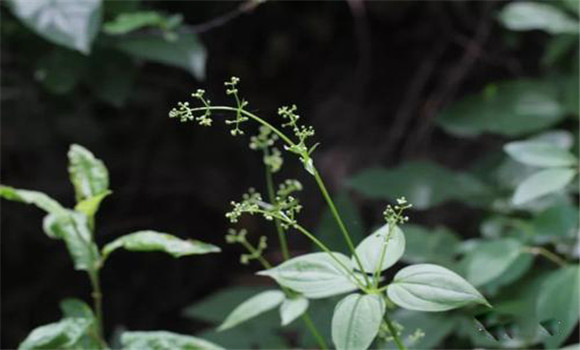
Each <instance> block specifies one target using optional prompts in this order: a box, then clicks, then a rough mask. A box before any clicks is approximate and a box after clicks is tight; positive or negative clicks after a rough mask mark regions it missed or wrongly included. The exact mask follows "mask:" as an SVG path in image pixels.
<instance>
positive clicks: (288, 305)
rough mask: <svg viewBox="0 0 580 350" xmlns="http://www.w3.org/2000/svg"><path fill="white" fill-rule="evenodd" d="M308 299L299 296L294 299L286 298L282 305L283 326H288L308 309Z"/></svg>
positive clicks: (281, 317)
mask: <svg viewBox="0 0 580 350" xmlns="http://www.w3.org/2000/svg"><path fill="white" fill-rule="evenodd" d="M308 304H309V302H308V299H306V298H305V297H303V296H301V295H298V296H295V297H292V298H286V299H284V301H283V302H282V305H280V319H281V320H282V326H286V325H288V324H290V323H292V321H294V320H295V319H297V318H298V317H300V316H301V315H302V314H304V313H305V312H306V310H307V309H308Z"/></svg>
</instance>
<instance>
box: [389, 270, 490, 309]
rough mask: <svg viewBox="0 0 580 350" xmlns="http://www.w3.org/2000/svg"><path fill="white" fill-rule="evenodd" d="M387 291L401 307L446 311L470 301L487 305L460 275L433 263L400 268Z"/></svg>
mask: <svg viewBox="0 0 580 350" xmlns="http://www.w3.org/2000/svg"><path fill="white" fill-rule="evenodd" d="M387 295H388V296H389V298H390V299H391V300H392V301H393V302H394V303H395V304H397V305H399V306H400V307H403V308H405V309H409V310H417V311H432V312H436V311H446V310H451V309H455V308H458V307H462V306H464V305H467V304H470V303H479V304H483V305H486V306H490V305H489V303H488V302H487V300H485V298H484V297H483V296H482V295H481V294H480V293H479V292H478V291H477V290H476V289H475V288H474V287H473V286H472V285H471V284H469V282H467V281H466V280H465V279H463V278H462V277H461V276H459V275H458V274H456V273H455V272H453V271H450V270H448V269H446V268H444V267H441V266H438V265H432V264H418V265H411V266H408V267H405V268H403V269H401V270H400V271H399V272H397V274H396V275H395V278H394V279H393V282H392V283H391V284H389V285H388V287H387Z"/></svg>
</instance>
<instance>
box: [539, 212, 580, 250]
mask: <svg viewBox="0 0 580 350" xmlns="http://www.w3.org/2000/svg"><path fill="white" fill-rule="evenodd" d="M579 220H580V214H579V213H578V207H576V206H574V205H564V204H563V205H558V206H554V207H551V208H548V209H546V210H544V211H543V212H541V213H539V214H538V215H537V216H536V217H534V218H533V220H532V222H531V223H532V225H533V229H534V231H535V236H534V240H535V242H536V243H538V244H545V243H549V242H551V243H555V241H557V240H558V239H559V238H564V237H575V236H576V234H577V232H578V221H579Z"/></svg>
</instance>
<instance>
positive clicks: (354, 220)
mask: <svg viewBox="0 0 580 350" xmlns="http://www.w3.org/2000/svg"><path fill="white" fill-rule="evenodd" d="M334 202H335V205H336V208H337V209H338V212H339V213H340V216H341V218H342V220H343V221H344V224H345V225H346V228H347V229H348V232H349V233H350V236H351V238H352V240H353V242H359V241H361V240H362V239H363V238H364V229H363V225H362V218H361V217H360V213H359V210H358V208H357V207H356V205H355V204H354V203H353V201H352V199H351V198H350V197H349V196H348V194H347V193H346V192H343V193H339V194H338V195H337V196H336V198H334ZM316 237H318V239H320V240H321V241H322V242H324V244H325V245H326V246H327V247H328V249H330V250H332V251H336V252H341V253H344V254H347V253H350V251H349V249H348V245H347V244H346V242H345V241H344V237H343V236H342V235H341V234H340V230H339V228H338V226H337V224H336V220H335V219H334V216H332V213H331V211H330V210H329V209H327V210H326V211H324V213H323V214H322V217H321V219H320V222H319V223H318V226H317V227H316ZM313 247H314V245H313Z"/></svg>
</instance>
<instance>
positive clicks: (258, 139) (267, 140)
mask: <svg viewBox="0 0 580 350" xmlns="http://www.w3.org/2000/svg"><path fill="white" fill-rule="evenodd" d="M278 139H279V136H278V135H276V134H275V133H274V132H273V131H272V130H271V129H270V128H268V127H266V126H263V125H262V126H260V131H259V133H258V135H256V136H252V137H251V138H250V149H253V150H261V151H262V152H264V157H263V162H264V164H265V165H266V166H267V167H268V168H269V169H270V171H271V172H273V173H276V172H278V171H280V169H281V168H282V164H283V163H284V158H282V153H281V152H280V150H279V149H278V148H276V147H272V146H274V144H275V143H276V141H278Z"/></svg>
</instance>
